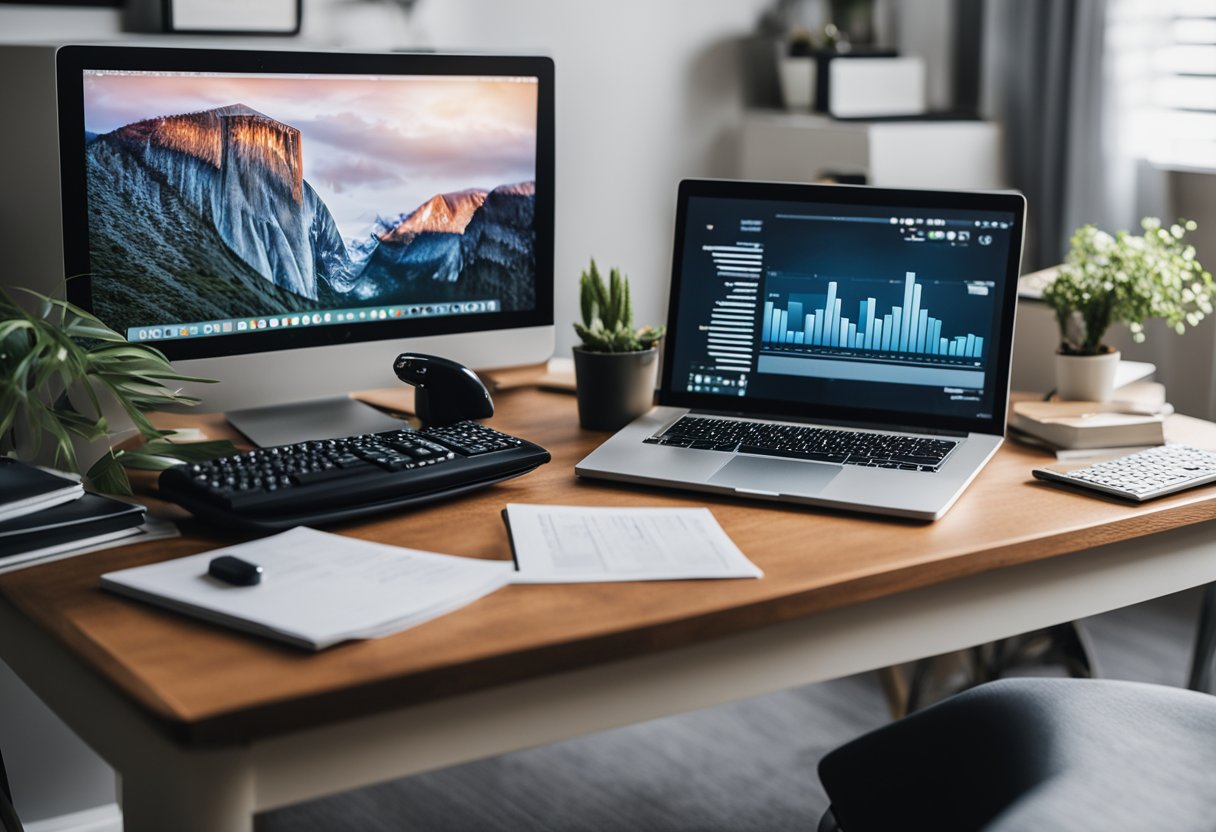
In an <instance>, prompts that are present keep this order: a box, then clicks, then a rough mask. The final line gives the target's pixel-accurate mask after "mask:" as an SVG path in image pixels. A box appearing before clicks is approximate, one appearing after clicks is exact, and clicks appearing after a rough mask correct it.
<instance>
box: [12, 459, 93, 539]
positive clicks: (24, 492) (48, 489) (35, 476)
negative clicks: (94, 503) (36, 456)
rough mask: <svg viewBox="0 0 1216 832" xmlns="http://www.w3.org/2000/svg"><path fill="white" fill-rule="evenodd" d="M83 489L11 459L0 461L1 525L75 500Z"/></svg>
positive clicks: (71, 481)
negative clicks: (6, 521)
mask: <svg viewBox="0 0 1216 832" xmlns="http://www.w3.org/2000/svg"><path fill="white" fill-rule="evenodd" d="M82 494H84V486H82V485H81V484H80V483H79V482H78V481H77V480H72V479H68V478H67V477H63V476H60V475H58V474H52V473H51V472H50V471H45V470H43V469H41V468H37V467H35V466H33V465H28V464H26V463H24V462H21V461H19V460H16V459H13V458H12V457H7V456H3V457H0V523H2V522H4V521H5V520H14V519H16V518H18V517H22V516H24V515H26V514H33V513H34V512H37V511H42V510H43V509H47V508H51V507H53V506H57V505H61V504H63V503H68V502H71V501H72V500H77V499H79V498H80V495H82Z"/></svg>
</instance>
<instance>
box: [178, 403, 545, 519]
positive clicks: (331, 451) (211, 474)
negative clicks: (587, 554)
mask: <svg viewBox="0 0 1216 832" xmlns="http://www.w3.org/2000/svg"><path fill="white" fill-rule="evenodd" d="M548 461H549V452H548V451H546V450H545V449H544V448H542V447H540V446H539V445H534V444H533V443H531V442H528V441H526V440H523V439H519V438H517V437H514V436H510V435H508V434H505V433H501V432H499V431H496V430H493V429H492V428H488V427H486V426H484V425H480V424H477V423H476V422H460V423H457V424H455V425H447V426H444V427H433V428H427V429H424V430H411V429H405V430H394V431H388V432H385V433H369V434H363V435H361V436H348V437H344V438H342V439H321V440H316V441H312V442H300V443H298V444H295V445H281V446H279V447H275V448H257V449H255V450H252V451H246V452H244V453H240V454H233V455H232V456H227V457H223V458H221V459H215V460H211V461H209V462H198V463H192V464H185V465H178V466H175V467H173V468H170V469H168V470H166V471H165V472H164V473H162V474H161V475H160V493H161V496H163V497H165V498H166V499H169V500H172V501H173V502H175V503H178V504H179V505H181V506H183V507H184V508H186V509H188V510H189V511H190V512H191V513H192V514H194V515H195V516H196V517H199V518H201V519H204V520H208V521H211V522H215V523H219V524H223V525H225V526H227V527H230V528H234V529H244V530H255V531H277V530H280V529H287V528H291V527H293V526H298V525H301V524H307V525H321V524H325V523H336V522H339V521H344V520H353V519H355V518H357V517H365V516H367V515H369V514H377V513H380V512H385V511H392V510H400V509H406V508H412V507H414V506H418V505H422V504H424V503H429V502H431V501H433V500H438V499H442V498H444V497H451V496H453V495H456V494H463V493H464V492H466V491H471V490H473V489H476V488H481V487H483V486H487V485H492V484H493V483H496V482H501V481H503V480H506V479H510V478H511V477H518V476H519V475H520V474H526V473H527V472H528V471H531V470H532V469H533V468H536V467H537V466H539V465H543V464H544V463H546V462H548Z"/></svg>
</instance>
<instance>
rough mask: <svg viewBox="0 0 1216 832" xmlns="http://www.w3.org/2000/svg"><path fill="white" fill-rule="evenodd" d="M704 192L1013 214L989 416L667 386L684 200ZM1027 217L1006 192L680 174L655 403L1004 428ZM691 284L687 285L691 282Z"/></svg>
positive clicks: (935, 427)
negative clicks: (711, 391)
mask: <svg viewBox="0 0 1216 832" xmlns="http://www.w3.org/2000/svg"><path fill="white" fill-rule="evenodd" d="M697 197H709V198H720V199H746V200H757V201H761V200H763V201H769V200H771V201H776V202H781V201H786V202H806V203H816V202H819V203H823V202H827V203H837V204H846V205H860V206H868V207H891V208H906V209H912V210H921V209H924V210H934V209H943V210H971V211H1000V212H1007V213H1012V214H1013V216H1014V225H1013V228H1011V229H1010V234H1011V238H1012V241H1013V244H1011V245H1010V246H1009V252H1008V256H1007V258H1006V263H1005V285H1004V286H1003V287H1002V288H1003V294H1002V297H1001V304H1002V310H1003V314H1002V315H1001V325H1002V328H1001V332H1000V333H998V343H999V345H1000V350H999V352H998V354H997V357H996V364H995V365H994V367H993V372H994V373H995V374H996V378H997V379H998V383H997V384H996V385H995V386H994V390H993V402H992V415H991V417H990V418H979V417H976V418H960V417H956V416H946V415H938V414H933V413H916V412H911V411H894V410H874V409H867V408H858V407H836V406H832V405H828V404H818V403H816V404H808V403H802V402H790V401H781V400H776V399H762V398H752V397H750V396H743V397H740V396H727V395H714V394H712V393H689V392H684V391H677V390H675V389H674V387H673V382H674V373H675V370H676V367H675V360H674V358H675V344H676V342H677V341H678V339H679V337H680V332H679V311H680V292H681V290H682V288H685V287H681V285H680V284H681V280H680V275H681V274H682V273H683V268H684V264H683V259H684V248H685V245H684V243H685V236H686V232H687V219H688V216H687V215H688V204H689V200H690V199H694V198H697ZM1025 219H1026V199H1025V197H1023V196H1022V195H1021V194H1020V193H1014V192H1010V191H926V190H913V189H904V188H876V187H871V186H861V185H812V184H801V183H778V182H744V181H737V180H724V179H686V180H684V181H682V182H681V183H680V187H679V193H678V198H677V201H676V230H675V241H674V253H673V255H672V272H671V274H672V280H671V294H670V298H669V301H668V306H667V333H666V336H665V338H664V344H663V375H662V380H661V382H660V384H659V394H658V402H659V404H660V405H665V406H671V407H685V408H689V409H693V410H702V411H709V412H716V413H731V414H739V415H750V416H771V417H788V418H792V419H802V420H807V419H812V420H821V421H831V422H834V423H839V424H852V425H869V426H888V427H898V428H904V429H906V428H918V429H923V430H925V431H948V432H957V433H987V434H994V435H998V436H1001V435H1004V433H1005V421H1006V409H1007V408H1008V404H1009V368H1010V361H1011V358H1012V353H1013V326H1014V317H1015V314H1016V307H1017V292H1018V276H1019V274H1020V273H1021V262H1022V241H1023V235H1024V228H1025ZM689 288H691V287H689Z"/></svg>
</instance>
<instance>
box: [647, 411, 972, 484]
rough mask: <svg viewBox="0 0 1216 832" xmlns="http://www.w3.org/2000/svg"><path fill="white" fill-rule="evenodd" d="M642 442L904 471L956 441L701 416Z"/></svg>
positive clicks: (934, 464) (938, 456) (938, 458)
mask: <svg viewBox="0 0 1216 832" xmlns="http://www.w3.org/2000/svg"><path fill="white" fill-rule="evenodd" d="M644 441H645V442H647V443H649V444H652V445H672V446H675V447H679V448H693V449H695V450H703V451H729V452H733V453H741V454H759V455H763V456H782V457H791V458H793V459H809V460H814V461H816V462H835V463H840V464H842V465H864V466H867V467H869V468H898V469H902V470H904V471H937V470H938V469H939V468H940V467H941V464H942V463H943V462H945V460H946V457H947V456H949V455H950V451H952V450H953V449H954V446H955V445H957V444H958V442H957V441H956V440H951V439H936V438H929V437H921V436H905V435H901V434H893V433H870V432H867V431H855V430H839V429H834V428H816V427H803V426H801V425H781V424H773V423H771V422H743V421H737V420H735V419H711V418H706V417H703V416H684V417H682V418H680V419H679V421H677V422H676V423H675V424H673V425H672V426H671V427H669V428H668V429H667V430H665V431H664V432H663V433H661V434H657V435H655V436H651V437H650V438H648V439H645V440H644Z"/></svg>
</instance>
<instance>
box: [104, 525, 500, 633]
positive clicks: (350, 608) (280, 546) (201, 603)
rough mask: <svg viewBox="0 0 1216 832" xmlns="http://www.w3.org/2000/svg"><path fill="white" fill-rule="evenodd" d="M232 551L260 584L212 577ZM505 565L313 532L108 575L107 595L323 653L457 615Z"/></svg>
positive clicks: (493, 583) (495, 584)
mask: <svg viewBox="0 0 1216 832" xmlns="http://www.w3.org/2000/svg"><path fill="white" fill-rule="evenodd" d="M220 555H233V556H235V557H238V558H241V559H242V560H245V561H248V562H250V563H255V564H257V565H258V566H261V567H262V570H263V578H262V581H261V583H259V584H257V585H255V586H232V585H231V584H226V583H223V582H221V581H218V580H216V579H215V578H212V577H210V576H209V575H208V574H207V567H208V565H209V564H210V562H211V560H212V559H213V558H215V557H218V556H220ZM512 574H513V568H512V565H511V564H510V563H508V562H507V561H487V560H477V559H474V558H460V557H453V556H451V555H437V554H434V553H432V552H420V551H418V550H416V549H403V548H400V547H397V546H388V545H385V544H382V543H371V542H368V541H365V540H357V539H355V538H352V537H344V536H342V535H336V534H327V533H325V532H319V531H316V530H314V529H308V528H303V527H300V528H295V529H292V530H291V531H286V532H283V533H281V534H277V535H274V536H272V537H266V538H262V539H261V540H254V541H251V542H249V543H242V544H240V545H237V546H230V547H228V548H226V549H219V550H216V551H211V552H204V553H203V554H200V555H192V556H190V557H185V558H179V559H177V560H170V561H165V562H163V563H155V564H152V565H150V566H139V567H136V568H134V569H124V570H122V571H119V572H110V573H108V574H105V575H102V576H101V584H102V586H103V587H105V588H106V589H109V590H112V591H114V592H117V593H120V594H123V595H129V596H131V597H133V598H138V599H140V600H143V601H147V602H149V603H152V604H158V605H160V606H164V607H168V608H170V609H174V610H178V611H179V612H184V613H187V614H190V615H194V616H198V617H199V618H204V619H207V620H209V621H214V622H217V623H221V624H227V625H229V626H231V627H235V628H237V629H241V630H246V631H248V632H252V633H257V634H259V635H264V636H269V637H270V638H276V639H280V640H282V641H286V642H288V643H290V644H295V645H297V646H300V647H305V648H309V649H312V650H321V649H323V648H325V647H329V646H330V645H333V644H337V643H338V642H342V641H347V640H350V639H362V638H378V637H380V636H385V635H389V634H391V633H396V632H400V631H401V630H405V629H408V628H410V627H414V626H416V625H418V624H421V623H423V622H424V621H429V620H431V619H432V618H438V617H439V616H441V615H444V614H445V613H449V612H452V611H453V610H457V609H459V608H461V607H463V606H465V605H467V604H470V603H472V602H473V601H476V600H477V599H478V598H481V597H482V596H484V595H488V594H490V593H491V592H494V591H495V590H496V589H499V588H500V587H503V586H505V585H506V584H508V583H510V581H511V577H512Z"/></svg>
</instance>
